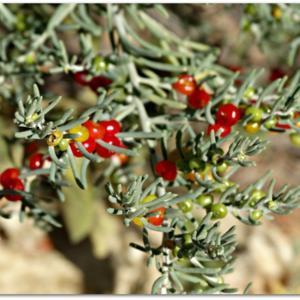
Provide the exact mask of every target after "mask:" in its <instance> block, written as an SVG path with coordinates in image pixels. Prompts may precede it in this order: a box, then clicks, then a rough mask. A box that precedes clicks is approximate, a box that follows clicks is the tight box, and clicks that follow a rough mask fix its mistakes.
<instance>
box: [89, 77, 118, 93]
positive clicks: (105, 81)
mask: <svg viewBox="0 0 300 300" xmlns="http://www.w3.org/2000/svg"><path fill="white" fill-rule="evenodd" d="M112 82H113V81H112V80H111V79H110V78H108V77H106V76H103V75H99V76H95V77H93V78H92V79H91V81H90V82H89V83H88V85H89V87H90V88H91V89H92V90H93V91H94V92H97V91H98V89H99V88H100V87H103V88H106V87H108V86H109V85H110V84H111V83H112Z"/></svg>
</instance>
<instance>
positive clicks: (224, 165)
mask: <svg viewBox="0 0 300 300" xmlns="http://www.w3.org/2000/svg"><path fill="white" fill-rule="evenodd" d="M227 168H228V165H227V163H226V162H225V161H223V162H222V163H221V164H219V165H218V166H217V172H218V173H219V174H224V173H225V172H226V170H227Z"/></svg>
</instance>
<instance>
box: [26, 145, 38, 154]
mask: <svg viewBox="0 0 300 300" xmlns="http://www.w3.org/2000/svg"><path fill="white" fill-rule="evenodd" d="M38 148H39V146H38V143H37V142H30V143H27V144H26V145H25V153H26V154H27V155H29V154H32V153H34V152H36V151H37V150H38Z"/></svg>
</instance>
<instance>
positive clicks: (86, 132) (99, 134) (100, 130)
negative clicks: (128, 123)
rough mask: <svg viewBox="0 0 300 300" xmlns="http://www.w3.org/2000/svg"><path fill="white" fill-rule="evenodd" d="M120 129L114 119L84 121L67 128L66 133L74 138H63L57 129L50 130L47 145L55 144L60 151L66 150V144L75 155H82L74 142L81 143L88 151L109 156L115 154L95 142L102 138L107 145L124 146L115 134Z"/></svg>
mask: <svg viewBox="0 0 300 300" xmlns="http://www.w3.org/2000/svg"><path fill="white" fill-rule="evenodd" d="M120 131H121V124H120V123H119V122H118V121H116V120H106V121H100V122H93V121H91V120H88V121H86V122H85V123H83V124H82V125H77V126H75V127H73V128H71V129H69V130H68V134H71V135H74V138H72V139H68V138H64V134H63V133H62V132H60V131H58V130H55V131H53V132H52V134H51V135H50V136H49V137H48V141H47V142H48V145H49V146H55V147H57V148H58V150H60V151H62V152H63V151H66V150H67V148H68V146H69V145H70V148H71V150H72V153H73V155H74V156H75V157H82V156H83V153H82V151H81V150H80V149H79V147H78V145H77V144H76V143H81V145H82V146H83V147H84V149H85V150H86V151H87V152H88V153H94V152H96V153H97V154H98V155H99V156H101V157H103V158H109V157H111V156H113V155H114V154H115V152H114V151H111V150H108V149H107V148H105V147H103V146H101V145H100V144H98V143H97V140H98V141H99V140H102V141H104V142H106V143H108V144H109V145H113V146H116V147H123V148H124V147H125V145H124V144H123V143H122V141H121V140H120V139H119V138H118V137H117V136H116V134H117V133H118V132H120Z"/></svg>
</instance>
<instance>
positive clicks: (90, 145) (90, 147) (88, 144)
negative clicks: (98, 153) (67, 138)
mask: <svg viewBox="0 0 300 300" xmlns="http://www.w3.org/2000/svg"><path fill="white" fill-rule="evenodd" d="M81 144H82V146H83V147H84V148H85V150H86V151H87V152H89V153H92V152H94V151H95V149H96V142H95V140H94V139H92V138H88V139H87V140H86V141H84V142H82V143H81ZM70 147H71V150H72V153H73V155H74V156H75V157H82V156H83V154H82V152H81V151H80V149H79V148H78V147H77V145H76V143H74V142H72V143H70Z"/></svg>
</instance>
